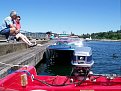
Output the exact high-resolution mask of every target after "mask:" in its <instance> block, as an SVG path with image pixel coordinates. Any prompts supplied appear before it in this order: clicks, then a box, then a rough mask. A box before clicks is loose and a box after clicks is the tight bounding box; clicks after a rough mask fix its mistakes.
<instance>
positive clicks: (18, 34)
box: [15, 16, 37, 47]
mask: <svg viewBox="0 0 121 91" xmlns="http://www.w3.org/2000/svg"><path fill="white" fill-rule="evenodd" d="M20 20H21V17H20V16H17V18H16V21H15V26H16V30H17V31H16V38H17V39H19V38H20V39H21V40H22V41H23V42H25V43H26V44H27V45H29V47H34V46H36V45H37V44H33V43H31V42H30V41H29V39H28V38H27V37H26V36H25V35H23V34H21V33H20V29H21V24H20Z"/></svg>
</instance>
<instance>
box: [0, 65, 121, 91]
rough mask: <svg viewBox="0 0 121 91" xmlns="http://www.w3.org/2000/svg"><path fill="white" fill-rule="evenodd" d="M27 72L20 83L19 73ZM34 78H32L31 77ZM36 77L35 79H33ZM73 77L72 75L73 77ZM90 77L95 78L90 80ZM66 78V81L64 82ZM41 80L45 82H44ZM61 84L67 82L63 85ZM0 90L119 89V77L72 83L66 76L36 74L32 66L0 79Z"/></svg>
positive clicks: (97, 77) (68, 90) (75, 90)
mask: <svg viewBox="0 0 121 91" xmlns="http://www.w3.org/2000/svg"><path fill="white" fill-rule="evenodd" d="M23 74H27V83H28V84H27V85H26V86H22V85H21V83H22V82H21V75H23ZM33 78H34V79H33ZM35 78H36V79H35ZM73 78H74V77H73ZM92 78H96V80H93V81H91V79H92ZM65 80H66V83H64V82H65ZM41 81H44V82H47V83H48V84H49V85H48V84H45V83H43V82H41ZM62 84H68V85H63V86H61V85H62ZM0 91H121V77H115V78H114V79H112V80H109V79H107V78H106V77H105V76H91V78H90V80H89V79H88V80H85V81H84V82H83V83H82V84H80V85H77V84H72V82H71V81H70V78H68V77H67V76H38V75H37V73H36V70H35V68H34V67H33V66H29V67H23V68H21V69H19V70H17V71H16V72H14V73H12V74H9V75H8V76H6V77H5V78H3V79H1V80H0Z"/></svg>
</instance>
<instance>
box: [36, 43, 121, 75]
mask: <svg viewBox="0 0 121 91" xmlns="http://www.w3.org/2000/svg"><path fill="white" fill-rule="evenodd" d="M85 45H86V46H89V47H91V48H92V52H93V60H94V61H95V64H94V66H93V67H92V70H93V72H94V73H96V74H119V75H121V42H103V41H89V42H85ZM65 61H66V60H65ZM71 70H72V66H71V65H67V66H63V65H53V66H46V64H41V65H40V66H38V68H37V71H38V74H39V75H69V74H70V72H71Z"/></svg>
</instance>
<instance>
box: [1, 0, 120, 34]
mask: <svg viewBox="0 0 121 91" xmlns="http://www.w3.org/2000/svg"><path fill="white" fill-rule="evenodd" d="M0 3H1V4H0V12H1V13H0V24H1V23H2V21H3V19H4V18H5V17H7V16H8V15H9V13H10V11H11V10H16V11H17V12H18V14H19V15H20V16H21V18H22V20H21V24H22V29H23V30H26V31H31V32H47V31H53V32H56V33H62V32H63V31H66V32H67V33H70V32H73V33H75V34H82V33H92V32H103V31H109V30H117V29H119V26H120V25H121V20H120V0H0Z"/></svg>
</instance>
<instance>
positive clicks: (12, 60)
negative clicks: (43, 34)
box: [0, 40, 51, 78]
mask: <svg viewBox="0 0 121 91" xmlns="http://www.w3.org/2000/svg"><path fill="white" fill-rule="evenodd" d="M38 43H40V44H42V45H43V46H36V47H33V48H28V47H27V46H26V45H25V44H24V43H13V44H9V43H5V44H4V43H3V44H0V78H2V77H5V76H6V75H8V73H9V72H8V71H9V69H11V67H12V66H13V65H33V66H36V65H37V64H38V63H39V62H40V61H41V59H42V58H43V53H44V52H45V50H46V47H47V46H48V45H50V44H51V42H50V41H49V42H48V41H45V40H44V41H38Z"/></svg>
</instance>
